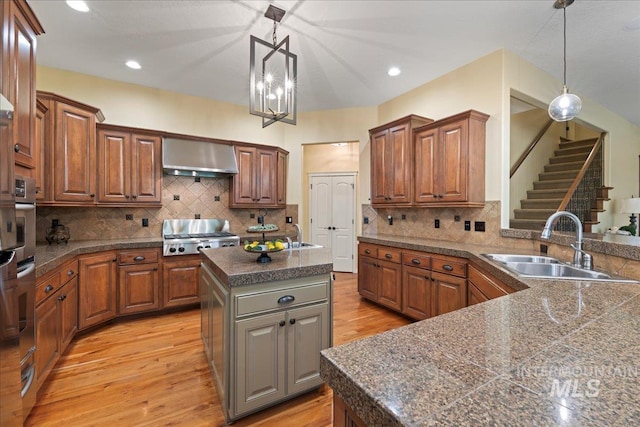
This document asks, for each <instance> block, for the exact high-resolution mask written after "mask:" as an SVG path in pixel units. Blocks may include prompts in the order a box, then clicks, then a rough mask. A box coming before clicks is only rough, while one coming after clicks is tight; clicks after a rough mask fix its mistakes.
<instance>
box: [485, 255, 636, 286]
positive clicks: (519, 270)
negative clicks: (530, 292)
mask: <svg viewBox="0 0 640 427" xmlns="http://www.w3.org/2000/svg"><path fill="white" fill-rule="evenodd" d="M483 256H485V257H487V258H489V259H490V260H493V261H496V262H498V263H500V264H502V265H503V266H504V267H505V268H506V269H507V270H510V271H512V272H513V273H515V274H517V275H519V276H523V277H532V278H544V279H570V280H595V281H605V282H626V283H638V281H637V280H633V279H628V278H626V277H618V276H613V275H611V274H607V273H603V272H601V271H594V270H587V269H584V268H580V267H576V266H574V265H570V264H567V263H564V262H562V261H560V260H558V259H556V258H552V257H548V256H537V255H517V254H483Z"/></svg>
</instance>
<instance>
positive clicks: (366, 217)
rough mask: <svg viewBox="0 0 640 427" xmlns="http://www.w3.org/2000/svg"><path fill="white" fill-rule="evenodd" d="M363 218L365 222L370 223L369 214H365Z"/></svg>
mask: <svg viewBox="0 0 640 427" xmlns="http://www.w3.org/2000/svg"><path fill="white" fill-rule="evenodd" d="M362 220H363V222H364V223H365V224H369V217H368V216H365V217H364V218H362Z"/></svg>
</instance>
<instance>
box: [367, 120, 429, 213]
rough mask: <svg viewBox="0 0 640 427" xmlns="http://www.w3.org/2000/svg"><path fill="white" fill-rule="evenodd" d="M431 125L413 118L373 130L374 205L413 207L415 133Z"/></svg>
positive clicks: (372, 192)
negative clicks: (408, 205) (422, 127)
mask: <svg viewBox="0 0 640 427" xmlns="http://www.w3.org/2000/svg"><path fill="white" fill-rule="evenodd" d="M431 122H433V120H431V119H427V118H425V117H420V116H415V115H411V116H407V117H403V118H401V119H399V120H396V121H394V122H391V123H387V124H385V125H382V126H378V127H377V128H374V129H371V130H369V137H370V140H371V203H372V204H373V205H407V204H410V203H411V201H412V197H411V194H412V193H411V191H412V182H413V181H412V175H413V167H412V154H411V153H412V149H411V144H412V130H413V129H414V128H416V127H418V126H422V125H425V124H428V123H431Z"/></svg>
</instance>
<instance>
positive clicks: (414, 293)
mask: <svg viewBox="0 0 640 427" xmlns="http://www.w3.org/2000/svg"><path fill="white" fill-rule="evenodd" d="M403 271H404V274H403V280H402V313H404V314H406V315H407V316H410V317H412V318H414V319H417V320H422V319H426V318H428V317H431V313H430V310H429V306H430V304H429V302H430V298H429V296H430V290H431V272H430V271H429V270H424V269H422V268H417V267H409V266H404V267H403Z"/></svg>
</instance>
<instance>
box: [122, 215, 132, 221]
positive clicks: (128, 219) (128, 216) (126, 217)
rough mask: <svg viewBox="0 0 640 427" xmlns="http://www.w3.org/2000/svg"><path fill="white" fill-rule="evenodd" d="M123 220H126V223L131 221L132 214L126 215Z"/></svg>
mask: <svg viewBox="0 0 640 427" xmlns="http://www.w3.org/2000/svg"><path fill="white" fill-rule="evenodd" d="M124 219H126V220H127V221H133V215H132V214H126V215H125V216H124Z"/></svg>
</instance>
